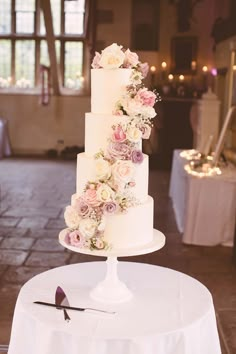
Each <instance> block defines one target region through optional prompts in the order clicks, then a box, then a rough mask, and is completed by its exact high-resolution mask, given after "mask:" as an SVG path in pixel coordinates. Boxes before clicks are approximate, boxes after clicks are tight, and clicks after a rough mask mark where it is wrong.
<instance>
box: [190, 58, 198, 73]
mask: <svg viewBox="0 0 236 354" xmlns="http://www.w3.org/2000/svg"><path fill="white" fill-rule="evenodd" d="M191 69H192V70H193V71H195V70H196V69H197V62H196V61H195V60H193V61H192V62H191Z"/></svg>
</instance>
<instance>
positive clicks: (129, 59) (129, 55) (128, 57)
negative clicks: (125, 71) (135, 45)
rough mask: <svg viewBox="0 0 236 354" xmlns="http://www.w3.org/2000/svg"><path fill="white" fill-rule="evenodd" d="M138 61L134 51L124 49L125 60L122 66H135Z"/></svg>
mask: <svg viewBox="0 0 236 354" xmlns="http://www.w3.org/2000/svg"><path fill="white" fill-rule="evenodd" d="M138 63H139V58H138V55H137V54H136V53H134V52H131V51H130V50H129V49H127V50H126V51H125V60H124V66H125V67H126V68H130V67H132V66H136V65H137V64H138Z"/></svg>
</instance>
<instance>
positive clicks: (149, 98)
mask: <svg viewBox="0 0 236 354" xmlns="http://www.w3.org/2000/svg"><path fill="white" fill-rule="evenodd" d="M135 99H136V100H138V101H139V102H141V103H142V104H143V105H144V106H150V107H153V106H154V104H155V102H156V95H155V93H153V92H152V91H148V89H147V88H146V87H145V88H141V89H139V90H138V92H137V95H136V97H135Z"/></svg>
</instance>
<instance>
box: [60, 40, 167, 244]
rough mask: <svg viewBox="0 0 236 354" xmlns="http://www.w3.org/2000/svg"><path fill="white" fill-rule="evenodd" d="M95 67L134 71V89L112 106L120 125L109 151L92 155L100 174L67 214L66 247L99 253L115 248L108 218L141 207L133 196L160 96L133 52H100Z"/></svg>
mask: <svg viewBox="0 0 236 354" xmlns="http://www.w3.org/2000/svg"><path fill="white" fill-rule="evenodd" d="M92 67H93V68H95V69H98V68H104V69H117V68H132V74H131V78H130V85H129V86H127V87H126V88H125V90H124V93H123V95H122V97H121V98H120V100H119V101H118V102H117V104H116V106H115V107H114V112H113V114H114V115H117V123H116V124H114V125H113V126H112V127H111V135H110V137H109V139H108V143H107V149H106V151H102V150H101V151H99V152H98V153H97V154H96V155H95V156H94V164H95V174H96V176H95V178H94V180H93V181H88V182H87V184H86V186H85V188H84V192H83V193H82V195H80V196H76V197H75V198H73V199H72V204H71V205H70V206H67V207H66V210H65V214H64V217H65V222H66V224H67V226H68V229H67V234H66V238H65V241H66V242H67V243H68V244H70V245H72V246H75V247H79V248H88V249H91V250H94V249H97V250H101V249H109V248H111V247H112V245H109V244H107V242H106V241H105V240H104V230H105V227H106V220H107V217H109V216H111V215H114V214H116V213H124V212H127V211H128V209H129V208H130V207H133V206H135V205H138V204H139V203H140V202H139V201H138V200H137V199H136V198H135V196H134V193H133V192H132V188H134V187H135V169H136V165H137V164H141V163H142V162H143V153H142V150H141V148H140V141H141V139H148V138H149V136H150V133H151V127H152V119H153V118H154V117H155V116H156V112H155V109H154V105H155V103H156V102H157V101H160V97H159V95H158V94H157V93H155V92H152V91H149V90H148V89H147V88H145V87H144V86H143V84H142V79H143V78H144V77H145V76H146V74H147V72H148V64H147V63H141V62H140V61H139V58H138V55H137V54H136V53H133V52H131V51H130V50H129V49H127V50H124V49H123V48H122V46H118V45H117V44H115V43H114V44H112V45H111V46H109V47H107V48H105V49H104V50H103V51H102V53H101V54H100V53H96V55H95V57H94V59H93V62H92Z"/></svg>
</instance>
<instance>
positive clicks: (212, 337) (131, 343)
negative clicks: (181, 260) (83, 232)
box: [8, 262, 221, 354]
mask: <svg viewBox="0 0 236 354" xmlns="http://www.w3.org/2000/svg"><path fill="white" fill-rule="evenodd" d="M105 271H106V266H105V262H91V263H81V264H75V265H68V266H64V267H60V268H55V269H53V270H50V271H47V272H44V273H41V274H39V275H37V276H36V277H34V278H32V279H31V280H30V281H28V282H27V283H26V284H25V285H24V286H23V288H22V289H21V291H20V294H19V296H18V300H17V304H16V308H15V313H14V319H13V325H12V333H11V341H10V348H9V352H8V354H66V353H68V354H78V353H80V354H111V353H112V354H200V353H201V354H209V353H214V354H220V353H221V350H220V344H219V338H218V333H217V327H216V320H215V312H214V306H213V302H212V297H211V294H210V292H209V291H208V290H207V289H206V288H205V287H204V286H203V285H202V284H201V283H199V282H198V281H197V280H195V279H193V278H191V277H189V276H187V275H185V274H183V273H179V272H176V271H173V270H170V269H167V268H162V267H157V266H153V265H148V264H141V263H132V262H119V265H118V273H119V276H120V279H121V280H122V281H124V282H125V283H126V285H127V286H128V287H129V288H130V290H131V291H132V292H133V299H132V300H131V301H129V302H126V303H122V304H119V305H117V304H115V305H107V304H100V303H98V302H94V301H93V300H91V299H90V298H89V296H88V294H89V292H90V291H91V289H92V288H93V287H94V286H95V285H96V284H97V282H99V281H100V280H102V279H103V278H104V274H105ZM58 285H59V286H61V287H62V288H63V289H64V291H65V292H66V294H67V297H68V299H69V302H70V305H71V306H80V307H86V306H88V307H96V308H100V309H106V310H115V311H116V314H115V315H110V314H97V313H96V314H95V313H85V312H76V311H70V310H68V313H69V315H70V317H71V322H70V323H67V322H65V321H64V316H63V312H62V311H60V310H57V309H55V308H50V307H46V306H39V305H36V304H33V301H36V300H41V301H47V302H54V298H55V290H56V288H57V286H58Z"/></svg>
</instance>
